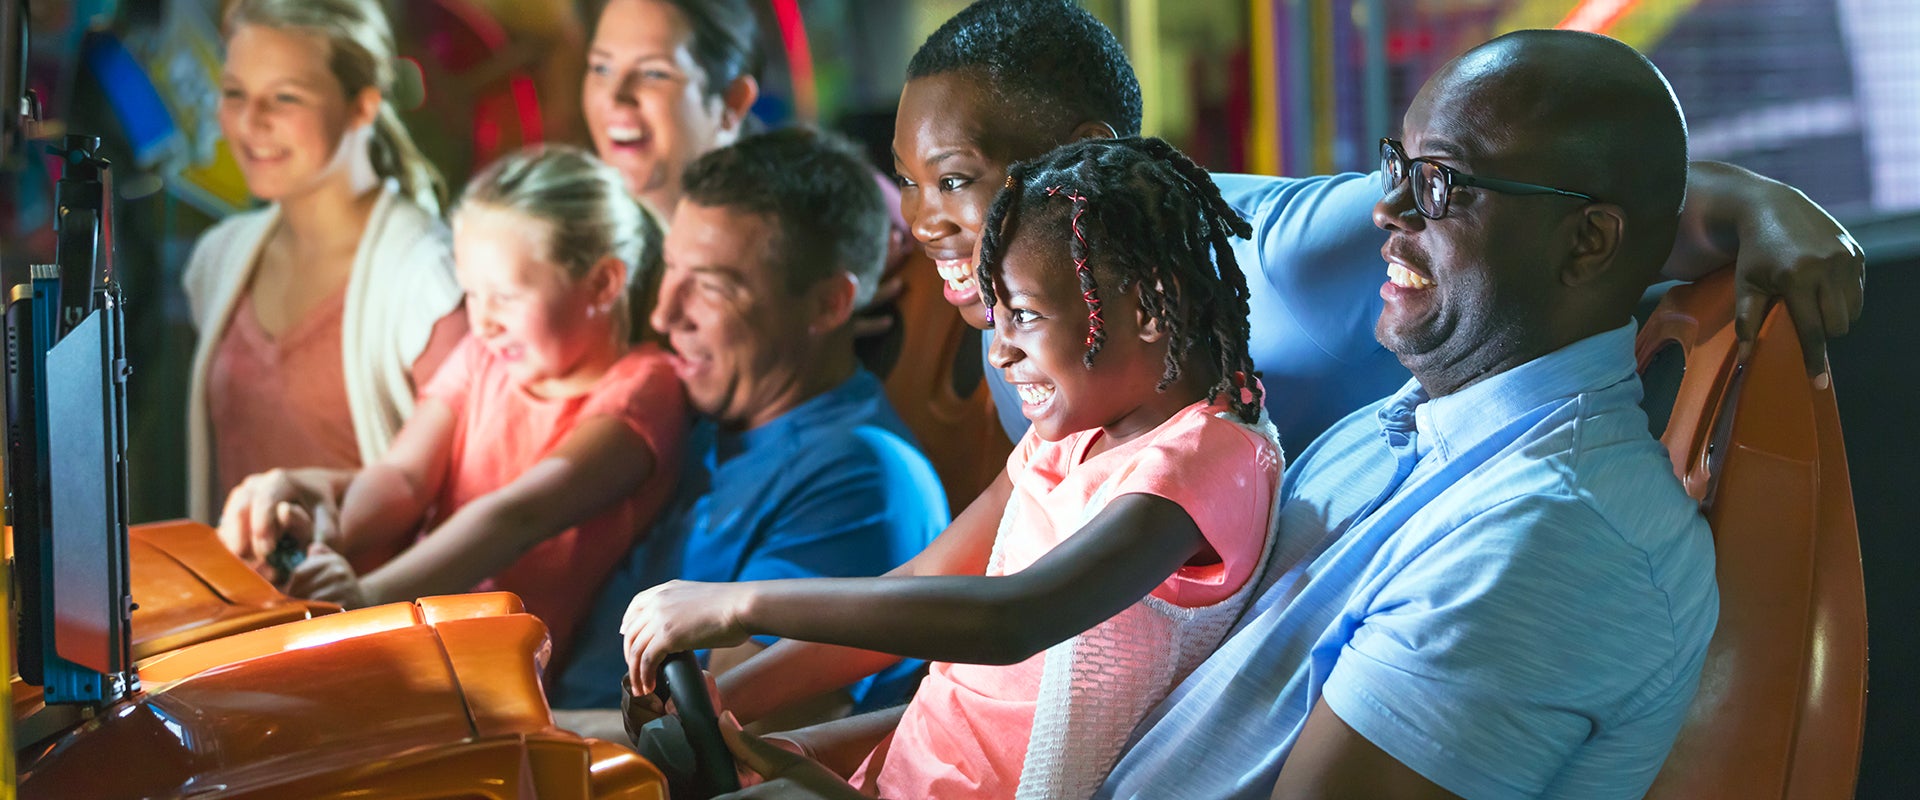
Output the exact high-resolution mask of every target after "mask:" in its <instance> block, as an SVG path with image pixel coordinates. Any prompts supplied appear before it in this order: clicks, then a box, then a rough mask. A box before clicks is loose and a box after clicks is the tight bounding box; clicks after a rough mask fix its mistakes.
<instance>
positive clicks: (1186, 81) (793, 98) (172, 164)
mask: <svg viewBox="0 0 1920 800" xmlns="http://www.w3.org/2000/svg"><path fill="white" fill-rule="evenodd" d="M965 4H966V3H965V2H964V0H756V5H757V7H758V11H759V13H760V14H761V17H762V23H763V24H762V30H763V32H764V38H765V45H766V48H767V50H768V52H769V55H770V56H771V57H770V59H769V65H768V68H767V69H766V70H765V72H764V73H763V74H762V76H761V85H762V86H763V87H764V90H765V94H764V96H763V99H762V100H761V102H760V103H759V104H758V105H757V106H756V107H755V113H756V115H757V116H759V117H760V118H761V119H762V120H763V121H764V122H766V123H768V124H770V125H775V126H778V125H783V124H789V123H794V122H805V123H812V124H818V125H821V126H824V127H830V128H837V129H840V130H843V131H845V132H847V133H849V134H850V135H852V136H853V137H855V138H856V139H857V140H859V141H861V142H863V143H864V144H866V145H867V146H868V147H869V148H870V152H871V153H872V155H873V156H874V158H875V161H876V164H877V165H879V166H880V167H882V168H885V167H886V166H888V164H889V160H888V158H887V148H888V143H889V140H890V138H891V134H892V125H893V107H894V103H895V100H896V98H897V97H898V95H899V92H900V86H901V83H902V81H903V77H904V72H905V66H906V63H907V60H908V58H909V57H910V56H911V55H912V53H913V50H914V48H915V47H916V46H917V45H918V44H919V42H920V41H921V39H922V38H924V37H925V35H926V34H927V33H929V32H931V31H932V30H933V29H934V28H935V27H936V26H938V25H939V24H940V23H941V22H942V21H944V20H945V19H947V18H948V17H949V16H951V15H952V14H953V13H954V12H955V11H957V10H959V9H960V8H961V7H963V6H964V5H965ZM1084 4H1085V5H1086V6H1087V7H1088V8H1089V9H1090V10H1092V11H1093V12H1094V13H1095V14H1097V15H1099V16H1100V17H1101V18H1102V19H1104V20H1105V21H1106V22H1107V23H1108V24H1109V25H1110V26H1112V27H1113V29H1114V30H1115V31H1116V32H1117V33H1119V35H1120V37H1121V39H1122V40H1123V41H1124V42H1125V43H1126V45H1127V47H1128V50H1129V51H1130V53H1131V56H1132V58H1133V60H1134V63H1135V65H1136V67H1137V69H1138V71H1139V74H1140V78H1141V83H1142V89H1143V91H1144V95H1145V105H1146V119H1145V130H1146V132H1147V133H1149V134H1153V135H1159V136H1163V137H1166V138H1168V139H1170V140H1172V141H1174V142H1175V143H1176V144H1178V145H1180V146H1181V147H1182V148H1184V149H1186V150H1187V151H1188V152H1189V153H1191V154H1192V155H1193V156H1194V157H1195V158H1196V159H1197V160H1198V161H1200V162H1201V163H1202V164H1204V165H1206V166H1208V167H1210V168H1213V169H1216V170H1228V171H1251V172H1261V173H1272V174H1293V175H1305V174H1315V173H1322V172H1329V171H1346V170H1358V171H1366V170H1371V169H1372V168H1373V167H1374V161H1375V159H1376V150H1375V145H1374V142H1375V141H1376V140H1377V139H1378V138H1379V137H1380V136H1383V135H1392V134H1394V133H1396V132H1397V129H1398V127H1399V116H1400V113H1401V111H1402V110H1403V109H1404V108H1405V107H1406V105H1407V102H1408V101H1409V100H1410V99H1411V97H1412V94H1413V92H1414V91H1415V90H1416V89H1417V88H1418V87H1419V86H1420V85H1421V83H1422V82H1423V81H1425V80H1426V78H1427V77H1428V76H1429V75H1430V74H1431V73H1432V72H1433V71H1434V70H1435V69H1436V68H1438V67H1439V66H1440V65H1441V64H1442V63H1444V62H1445V61H1446V60H1447V59H1449V58H1451V57H1453V56H1454V55H1456V54H1458V53H1460V52H1461V51H1463V50H1465V49H1466V48H1468V47H1471V46H1473V45H1475V44H1477V43H1479V42H1481V41H1484V40H1486V39H1487V38H1489V37H1491V36H1494V35H1497V34H1499V33H1502V32H1505V31H1509V30H1514V29H1519V28H1530V27H1550V26H1560V27H1572V28H1579V29H1584V30H1589V31H1597V32H1601V33H1606V34H1609V35H1612V36H1615V37H1617V38H1620V39H1622V40H1624V41H1626V42H1627V43H1629V44H1632V45H1633V46H1635V47H1637V48H1639V49H1640V50H1641V51H1642V52H1644V53H1646V54H1647V55H1648V56H1649V57H1650V58H1651V59H1652V60H1653V61H1654V62H1655V63H1656V64H1658V65H1659V66H1660V67H1661V69H1662V70H1664V71H1665V73H1666V75H1667V77H1668V79H1669V80H1670V81H1671V82H1672V83H1673V85H1674V88H1675V90H1676V92H1677V94H1678V96H1679V98H1680V100H1681V103H1682V105H1683V107H1684V108H1685V109H1686V112H1687V119H1688V124H1689V126H1690V129H1691V134H1692V146H1693V153H1694V155H1695V157H1697V158H1711V159H1719V160H1724V161H1730V162H1733V163H1736V164H1740V165H1742V166H1746V167H1749V168H1752V169H1754V170H1757V171H1759V172H1761V173H1764V174H1767V175H1770V176H1773V177H1775V178H1779V179H1781V180H1784V181H1787V182H1789V183H1791V184H1793V185H1796V186H1798V187H1800V188H1801V189H1802V190H1804V191H1805V192H1806V193H1807V194H1808V195H1810V196H1811V197H1813V198H1814V199H1815V200H1817V201H1819V202H1820V203H1822V204H1824V205H1825V206H1826V207H1827V208H1828V209H1830V210H1831V211H1833V212H1834V214H1835V215H1836V216H1838V217H1839V218H1840V219H1841V220H1842V221H1843V222H1845V223H1846V224H1847V225H1848V226H1849V227H1851V228H1852V229H1853V230H1854V232H1855V233H1856V235H1857V236H1858V238H1860V240H1861V241H1862V243H1863V244H1864V245H1865V246H1866V248H1867V253H1868V260H1869V273H1870V280H1869V290H1868V301H1867V309H1866V313H1865V317H1864V318H1863V320H1862V322H1861V324H1860V325H1859V326H1858V327H1856V328H1855V330H1854V332H1853V333H1852V335H1850V336H1849V337H1847V338H1846V339H1844V340H1841V341H1840V342H1838V343H1836V345H1835V346H1834V348H1833V351H1832V360H1833V363H1834V367H1835V374H1836V375H1837V376H1838V377H1837V379H1836V382H1837V384H1838V388H1839V391H1840V402H1841V411H1842V419H1843V424H1844V425H1845V427H1846V429H1847V444H1848V449H1849V453H1850V461H1851V463H1852V465H1853V486H1854V491H1855V496H1856V502H1857V504H1858V508H1859V515H1860V533H1861V545H1862V550H1863V553H1864V557H1865V568H1866V575H1867V584H1868V602H1869V607H1870V611H1871V614H1870V616H1871V618H1872V620H1873V628H1872V631H1873V637H1872V644H1871V646H1872V659H1873V661H1872V673H1871V683H1870V691H1871V698H1872V702H1870V704H1869V717H1868V731H1867V750H1866V754H1865V757H1864V759H1863V763H1862V764H1861V776H1860V789H1859V796H1860V797H1868V798H1877V797H1920V759H1914V758H1912V757H1911V754H1912V753H1914V752H1916V751H1920V634H1916V633H1914V632H1912V631H1910V630H1906V629H1905V622H1906V620H1908V619H1911V618H1912V616H1913V611H1912V610H1913V609H1914V608H1920V580H1917V579H1916V578H1915V570H1914V568H1913V567H1912V566H1911V565H1913V564H1916V563H1920V537H1916V536H1915V535H1914V534H1915V531H1916V528H1920V526H1916V525H1915V523H1914V520H1916V519H1920V499H1916V498H1917V497H1920V493H1916V492H1913V491H1912V489H1911V488H1910V487H1909V486H1907V483H1908V481H1906V480H1905V474H1906V469H1905V467H1906V463H1905V462H1906V460H1907V458H1908V457H1909V455H1910V453H1911V450H1912V447H1913V446H1914V445H1915V444H1916V443H1920V436H1917V435H1916V434H1915V430H1916V429H1915V426H1914V425H1913V423H1912V421H1911V417H1910V415H1908V414H1907V413H1906V410H1905V406H1906V405H1907V403H1908V402H1910V399H1911V398H1913V397H1916V396H1920V378H1916V367H1920V359H1915V358H1914V357H1913V356H1911V355H1906V354H1907V353H1910V352H1911V349H1910V348H1906V347H1904V346H1902V345H1900V344H1899V341H1903V340H1904V337H1905V336H1909V335H1912V328H1911V327H1910V326H1902V327H1896V320H1897V319H1898V318H1900V317H1901V316H1902V315H1901V313H1900V312H1899V311H1898V310H1897V309H1898V308H1901V307H1904V306H1907V305H1910V304H1911V303H1913V302H1915V301H1920V290H1916V288H1915V286H1914V277H1915V269H1914V267H1915V264H1916V263H1920V49H1916V45H1917V44H1920V0H1084ZM388 6H389V10H390V12H391V14H392V16H393V18H394V19H395V20H396V23H397V25H396V27H397V28H398V30H399V31H400V34H401V38H402V40H403V44H402V50H403V51H404V52H405V53H406V54H407V56H408V57H409V58H410V59H411V60H412V61H413V62H414V63H415V64H417V65H418V67H419V69H420V72H421V75H422V77H423V79H424V84H425V87H426V92H425V98H424V100H423V102H422V103H421V104H420V105H419V107H417V108H415V109H412V110H411V111H409V112H408V113H407V114H406V116H405V118H406V121H407V123H408V124H409V126H410V127H411V128H412V130H413V133H414V135H415V137H416V139H417V140H418V141H419V142H420V143H421V145H422V147H423V149H424V150H425V151H426V152H427V153H428V154H429V156H430V157H431V158H433V159H434V160H435V161H436V162H437V163H438V164H439V166H440V167H441V169H442V171H443V172H444V173H445V174H446V175H447V176H448V177H449V179H450V181H451V182H452V183H453V184H454V186H455V188H456V189H457V188H458V186H459V184H460V183H461V182H463V181H464V180H465V178H466V176H468V175H470V174H472V173H473V172H474V171H475V169H476V167H477V166H479V165H482V164H484V163H486V162H487V161H488V160H489V159H491V158H493V157H494V156H497V155H498V154H500V153H502V152H505V151H506V150H509V149H512V148H513V147H516V146H518V145H521V144H524V143H529V142H534V141H572V142H578V143H583V144H584V143H585V137H584V132H583V130H582V124H581V120H580V117H579V85H580V81H579V76H580V75H581V72H582V70H583V69H584V57H585V56H584V53H585V49H586V47H585V43H586V41H587V38H588V36H589V33H590V26H591V22H592V20H593V18H594V15H595V13H596V10H597V8H596V4H595V3H594V2H593V0H389V2H388ZM220 10H221V1H220V0H66V1H65V2H55V1H54V0H33V2H32V12H33V18H32V43H33V50H32V61H31V63H30V65H29V84H30V85H31V86H33V87H35V88H36V90H37V91H38V94H39V96H40V97H41V98H42V100H43V104H44V108H43V118H44V120H45V123H44V124H43V126H42V128H41V129H40V131H39V132H38V133H39V135H40V136H42V137H53V136H57V135H59V134H60V133H62V132H65V131H74V132H86V133H91V134H96V135H99V136H102V137H103V138H104V139H105V140H106V149H105V152H106V153H107V154H108V155H109V157H110V158H112V159H113V160H114V162H115V164H116V170H115V171H116V177H115V185H114V186H113V191H114V193H115V196H116V201H117V207H116V214H117V217H116V220H115V227H114V240H115V246H116V249H117V254H116V261H115V265H116V267H115V268H116V271H117V272H118V273H119V274H118V277H119V278H120V280H121V281H122V283H123V284H124V285H125V287H126V288H127V291H128V297H129V302H128V323H129V326H130V327H129V331H130V333H129V345H130V347H131V349H132V351H133V352H132V355H133V362H134V364H135V365H136V369H137V372H136V373H135V376H134V383H133V388H132V392H133V395H132V396H133V401H134V409H133V415H132V419H131V420H130V425H131V428H132V431H131V432H132V437H133V465H132V485H133V497H132V504H133V505H132V510H133V519H134V520H135V521H145V520H154V519H163V518H168V517H173V516H178V515H180V514H182V513H183V512H184V510H185V509H184V503H183V502H182V497H183V495H184V488H183V484H184V477H183V474H184V472H183V470H182V469H181V466H182V463H183V456H182V453H183V452H184V442H185V436H184V432H183V427H184V426H183V425H182V424H181V422H182V421H183V419H184V414H185V412H184V394H185V392H184V386H185V377H184V376H185V375H186V373H187V367H188V360H189V358H190V356H191V353H192V347H191V345H192V332H191V330H190V327H189V325H188V321H187V313H186V309H185V299H184V297H183V296H182V295H181V292H180V290H179V279H180V272H181V270H182V269H183V268H184V264H185V261H186V256H187V253H188V250H189V248H190V247H191V246H192V243H193V241H194V238H195V237H196V236H197V235H198V234H199V233H200V232H201V231H202V230H204V229H205V228H206V227H207V226H209V225H211V224H212V223H213V222H214V221H216V220H218V219H219V218H220V217H222V216H224V215H226V214H229V213H232V212H234V211H236V210H239V209H244V208H246V207H248V205H249V199H248V197H247V194H246V188H245V185H244V184H243V183H242V181H241V179H240V175H239V173H238V171H237V168H236V166H235V164H234V163H233V160H232V158H231V157H230V156H229V154H228V153H227V151H226V149H225V146H224V144H223V143H222V142H221V141H220V137H219V132H218V127H217V125H216V124H215V121H214V119H213V111H214V106H215V103H216V102H217V96H218V93H217V91H216V84H217V82H218V79H219V69H220V59H221V54H220V47H221V45H220V36H219V30H218V24H217V20H218V18H219V13H220ZM52 165H53V161H52V160H51V159H42V158H38V157H32V158H28V159H27V160H26V163H23V164H17V165H14V166H16V167H17V168H18V169H16V170H14V171H13V172H12V174H11V177H10V178H9V179H8V180H9V181H10V185H3V186H0V225H4V228H3V229H0V240H3V241H4V246H0V270H3V271H4V273H5V275H6V283H7V284H9V285H10V284H11V283H13V282H15V281H17V280H18V279H19V278H18V277H17V276H18V275H20V274H22V272H23V271H24V265H26V264H28V263H33V262H35V261H44V260H46V259H47V258H48V256H49V254H50V253H51V250H52V241H51V238H50V223H51V219H50V215H51V212H52V208H51V202H50V201H51V195H50V188H51V186H52V180H53V179H54V178H57V175H53V174H50V173H49V170H50V169H52V168H53V167H52ZM1896 482H1897V483H1896Z"/></svg>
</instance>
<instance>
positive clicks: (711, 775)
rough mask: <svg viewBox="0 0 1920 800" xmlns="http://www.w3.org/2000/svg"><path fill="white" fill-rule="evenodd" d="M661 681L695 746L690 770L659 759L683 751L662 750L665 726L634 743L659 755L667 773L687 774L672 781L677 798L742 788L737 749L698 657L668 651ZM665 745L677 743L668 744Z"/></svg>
mask: <svg viewBox="0 0 1920 800" xmlns="http://www.w3.org/2000/svg"><path fill="white" fill-rule="evenodd" d="M660 685H661V688H663V689H664V690H665V691H666V695H667V699H668V700H670V701H672V702H673V709H674V711H675V715H676V716H677V717H678V718H679V723H680V724H679V727H680V729H681V733H682V735H684V736H685V742H686V746H687V748H688V749H689V750H691V751H692V752H691V755H692V760H693V764H692V765H691V769H674V770H669V769H668V765H667V764H661V763H659V761H660V760H666V761H669V762H673V761H680V760H682V759H681V758H678V757H677V756H679V755H680V754H678V753H674V754H668V753H662V752H660V749H661V745H662V744H663V742H662V741H660V740H661V738H662V736H661V734H663V733H664V732H663V731H649V732H648V733H647V734H643V735H642V736H640V737H637V739H638V740H637V741H636V742H635V744H636V745H638V746H639V747H640V749H641V754H642V755H645V756H647V757H648V758H649V759H650V760H655V763H656V766H659V767H660V768H661V769H662V771H666V772H669V773H670V774H671V775H672V777H673V778H680V777H683V776H684V777H686V778H688V779H689V780H687V781H683V782H673V781H670V782H669V785H670V786H672V788H673V796H674V797H676V798H680V797H699V798H708V797H714V796H716V795H721V794H726V793H727V792H736V791H739V790H740V778H739V776H738V775H736V774H735V773H734V771H733V770H734V767H733V754H732V753H730V752H728V751H727V742H726V740H725V739H722V738H721V737H720V717H719V714H718V712H716V711H715V710H714V707H713V699H712V698H711V697H709V696H708V695H707V680H706V676H704V675H702V674H701V673H700V662H699V661H697V660H695V659H694V657H693V654H692V653H674V654H672V655H670V656H667V660H666V663H664V664H662V665H660ZM671 719H673V717H662V718H661V719H660V720H656V721H655V722H656V723H658V722H666V721H668V720H671ZM655 727H656V726H655V725H654V724H652V723H650V724H648V725H647V728H649V729H652V728H655ZM648 734H651V735H648ZM669 738H670V735H669ZM649 740H651V741H649ZM665 749H678V748H675V747H671V746H668V747H666V748H665ZM649 751H653V752H649ZM663 757H664V758H663ZM674 766H684V765H682V764H675V765H674Z"/></svg>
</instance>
